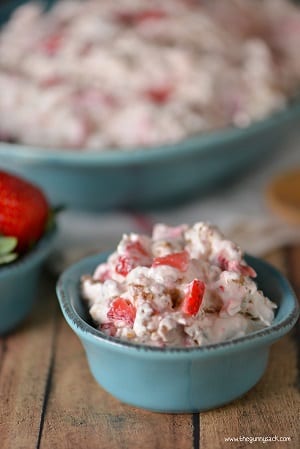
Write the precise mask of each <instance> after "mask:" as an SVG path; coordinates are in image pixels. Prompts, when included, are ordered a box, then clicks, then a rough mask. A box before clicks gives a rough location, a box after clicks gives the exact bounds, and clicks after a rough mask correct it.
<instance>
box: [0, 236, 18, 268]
mask: <svg viewBox="0 0 300 449" xmlns="http://www.w3.org/2000/svg"><path fill="white" fill-rule="evenodd" d="M17 244H18V241H17V239H16V238H15V237H3V236H0V265H3V264H5V263H10V262H13V261H14V260H16V258H17V257H18V253H16V252H15V249H16V247H17Z"/></svg>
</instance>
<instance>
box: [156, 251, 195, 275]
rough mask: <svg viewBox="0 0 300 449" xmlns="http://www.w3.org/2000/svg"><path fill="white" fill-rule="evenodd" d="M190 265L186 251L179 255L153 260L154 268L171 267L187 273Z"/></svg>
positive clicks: (169, 255) (173, 254) (174, 254)
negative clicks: (160, 266)
mask: <svg viewBox="0 0 300 449" xmlns="http://www.w3.org/2000/svg"><path fill="white" fill-rule="evenodd" d="M188 263H189V254H188V253H187V252H186V251H181V252H179V253H172V254H168V255H167V256H162V257H155V259H153V263H152V267H158V266H159V265H169V266H170V267H173V268H177V270H180V271H186V270H187V267H188Z"/></svg>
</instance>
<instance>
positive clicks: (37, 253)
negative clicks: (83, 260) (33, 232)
mask: <svg viewBox="0 0 300 449" xmlns="http://www.w3.org/2000/svg"><path fill="white" fill-rule="evenodd" d="M55 235H56V231H55V230H53V231H51V232H49V233H47V234H46V235H45V236H44V237H43V238H42V239H41V240H40V241H39V243H38V244H37V245H36V246H35V247H34V249H32V250H31V251H30V253H28V254H27V255H25V256H24V257H22V258H21V259H20V260H18V261H16V262H13V263H11V264H8V265H5V266H2V267H0V335H4V334H6V333H8V332H10V331H12V330H14V329H15V328H16V326H17V325H18V324H19V323H21V322H22V321H23V320H24V319H25V318H26V316H27V315H28V314H29V313H30V311H31V308H32V306H33V304H34V302H35V299H36V293H37V287H38V281H39V276H40V272H41V269H42V265H43V262H44V261H45V259H46V258H47V256H48V255H49V253H50V251H51V249H52V247H53V243H54V240H55Z"/></svg>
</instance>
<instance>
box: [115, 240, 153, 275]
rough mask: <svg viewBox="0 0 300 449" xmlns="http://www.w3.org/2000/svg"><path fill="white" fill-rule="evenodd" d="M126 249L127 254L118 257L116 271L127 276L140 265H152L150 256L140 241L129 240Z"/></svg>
mask: <svg viewBox="0 0 300 449" xmlns="http://www.w3.org/2000/svg"><path fill="white" fill-rule="evenodd" d="M125 251H126V253H125V255H121V256H120V257H119V258H118V261H117V264H116V267H115V270H116V273H118V274H121V275H122V276H127V274H128V273H129V272H130V271H131V270H133V269H134V268H135V267H137V266H138V265H143V266H150V263H151V262H150V256H149V254H148V252H147V251H146V249H145V248H144V247H143V246H142V244H141V243H140V242H139V241H136V242H129V243H128V244H127V245H126V247H125Z"/></svg>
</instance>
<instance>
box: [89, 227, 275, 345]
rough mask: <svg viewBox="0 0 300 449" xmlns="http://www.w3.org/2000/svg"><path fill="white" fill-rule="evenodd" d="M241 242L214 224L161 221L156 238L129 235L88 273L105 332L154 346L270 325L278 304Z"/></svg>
mask: <svg viewBox="0 0 300 449" xmlns="http://www.w3.org/2000/svg"><path fill="white" fill-rule="evenodd" d="M255 276H256V273H255V271H254V270H253V268H252V267H250V266H249V265H247V263H246V261H245V260H244V258H243V253H242V251H241V249H240V248H239V247H238V246H237V245H236V244H235V243H234V242H232V241H230V240H227V239H226V238H225V237H224V236H223V235H222V233H221V232H220V231H219V229H218V228H217V227H215V226H212V225H210V224H207V223H203V222H200V223H196V224H194V225H193V226H187V225H182V226H178V227H169V226H166V225H164V224H158V225H156V226H155V227H154V229H153V234H152V236H151V237H149V236H146V235H138V234H134V233H132V234H129V235H124V236H123V238H122V240H121V241H120V243H119V245H118V247H117V249H116V251H115V252H114V253H112V254H111V255H110V256H109V257H108V259H107V261H106V262H104V263H101V264H100V265H99V266H98V267H97V268H96V270H95V272H94V273H93V274H91V275H90V274H87V275H85V276H83V277H82V279H81V292H82V296H83V298H84V299H85V300H86V301H87V302H88V306H89V312H90V315H91V317H92V318H93V320H94V322H95V323H97V326H98V327H99V329H100V330H101V331H102V332H104V333H105V334H107V335H109V336H113V337H118V338H121V339H125V340H128V341H131V342H136V343H141V344H147V345H151V346H160V347H164V346H177V347H193V346H203V345H207V344H211V343H217V342H221V341H225V340H230V339H233V338H238V337H242V336H244V335H246V334H248V333H250V332H253V331H255V330H258V329H261V328H263V327H266V326H269V325H270V324H271V323H272V321H273V318H274V309H275V308H276V305H275V304H274V303H273V302H271V301H270V299H268V298H267V297H265V296H264V294H263V292H262V291H259V290H258V288H257V285H256V283H255V281H254V280H253V278H255Z"/></svg>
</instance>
